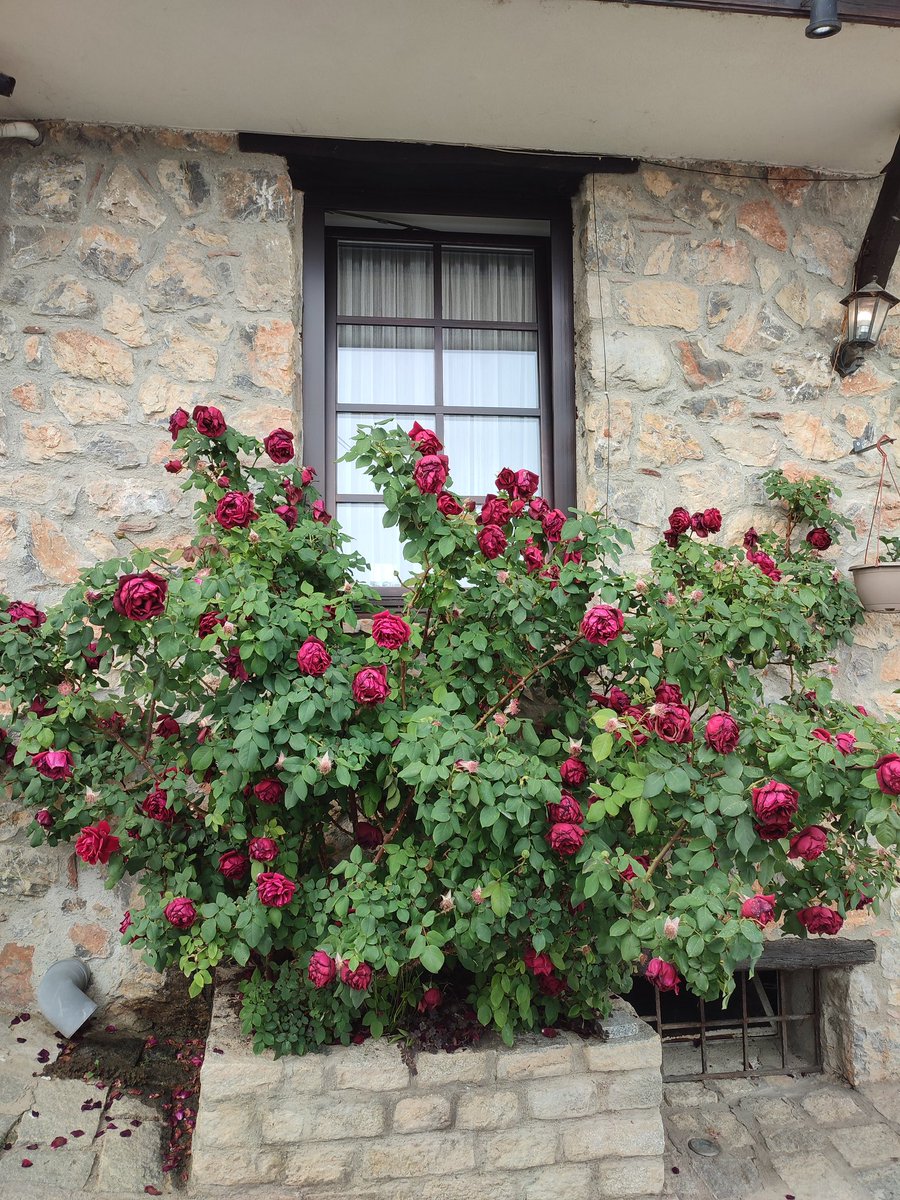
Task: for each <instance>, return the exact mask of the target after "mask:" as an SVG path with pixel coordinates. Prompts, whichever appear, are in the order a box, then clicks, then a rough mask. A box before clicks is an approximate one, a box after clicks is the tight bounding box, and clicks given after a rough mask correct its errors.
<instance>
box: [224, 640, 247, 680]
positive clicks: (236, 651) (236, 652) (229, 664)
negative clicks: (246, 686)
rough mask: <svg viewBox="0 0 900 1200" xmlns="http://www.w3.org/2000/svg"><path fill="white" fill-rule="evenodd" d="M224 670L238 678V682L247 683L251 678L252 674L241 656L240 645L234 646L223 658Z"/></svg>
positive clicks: (233, 677) (232, 676)
mask: <svg viewBox="0 0 900 1200" xmlns="http://www.w3.org/2000/svg"><path fill="white" fill-rule="evenodd" d="M222 670H223V671H224V672H225V674H226V675H229V676H230V677H231V678H232V679H236V680H237V681H238V683H246V682H247V680H248V679H249V678H250V674H249V672H248V670H247V668H246V667H245V666H244V660H243V659H242V658H241V650H240V647H239V646H232V647H231V649H230V650H229V651H228V653H227V654H226V655H225V657H224V658H223V659H222Z"/></svg>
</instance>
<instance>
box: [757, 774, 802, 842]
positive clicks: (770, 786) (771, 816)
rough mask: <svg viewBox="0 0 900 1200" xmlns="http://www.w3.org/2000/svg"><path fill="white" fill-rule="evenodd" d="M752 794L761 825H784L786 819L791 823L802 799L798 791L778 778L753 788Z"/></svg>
mask: <svg viewBox="0 0 900 1200" xmlns="http://www.w3.org/2000/svg"><path fill="white" fill-rule="evenodd" d="M750 794H751V796H752V797H753V812H754V814H755V816H756V819H757V820H758V821H759V823H760V824H761V825H782V824H783V823H784V822H785V821H787V822H788V824H790V818H791V817H792V816H793V815H794V813H795V812H796V811H797V803H798V801H799V799H800V795H799V793H798V792H795V791H794V789H793V788H792V787H788V785H787V784H786V783H779V781H778V780H777V779H770V780H769V782H768V783H766V784H763V786H762V787H755V788H751V789H750ZM779 836H783V835H779Z"/></svg>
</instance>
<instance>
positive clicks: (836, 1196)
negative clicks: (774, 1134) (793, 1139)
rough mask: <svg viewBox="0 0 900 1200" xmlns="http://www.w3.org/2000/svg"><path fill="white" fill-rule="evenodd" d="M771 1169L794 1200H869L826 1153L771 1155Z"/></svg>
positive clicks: (867, 1194)
mask: <svg viewBox="0 0 900 1200" xmlns="http://www.w3.org/2000/svg"><path fill="white" fill-rule="evenodd" d="M772 1166H773V1167H774V1169H775V1171H776V1172H777V1173H778V1175H779V1176H780V1178H781V1179H782V1180H783V1182H784V1187H785V1191H786V1192H790V1193H791V1194H792V1195H793V1196H796V1198H797V1200H867V1198H868V1200H871V1193H869V1192H867V1191H866V1190H865V1188H864V1187H862V1186H860V1185H859V1184H858V1183H857V1182H856V1181H854V1179H853V1176H852V1173H850V1172H848V1171H846V1169H845V1168H843V1167H842V1166H840V1165H839V1160H837V1159H835V1158H833V1157H832V1156H830V1155H828V1154H815V1153H814V1154H784V1155H778V1154H773V1155H772Z"/></svg>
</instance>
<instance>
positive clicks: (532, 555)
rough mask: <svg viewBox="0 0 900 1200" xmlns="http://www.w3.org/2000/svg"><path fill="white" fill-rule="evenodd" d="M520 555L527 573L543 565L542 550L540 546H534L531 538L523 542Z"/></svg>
mask: <svg viewBox="0 0 900 1200" xmlns="http://www.w3.org/2000/svg"><path fill="white" fill-rule="evenodd" d="M522 557H523V558H524V560H525V567H526V569H527V571H528V574H529V575H532V574H534V572H535V571H539V570H540V569H541V567H542V566H543V565H544V552H543V551H542V550H541V548H540V546H536V545H535V544H534V542H533V540H532V539H531V538H529V539H528V541H527V542H526V543H525V546H524V548H523V550H522Z"/></svg>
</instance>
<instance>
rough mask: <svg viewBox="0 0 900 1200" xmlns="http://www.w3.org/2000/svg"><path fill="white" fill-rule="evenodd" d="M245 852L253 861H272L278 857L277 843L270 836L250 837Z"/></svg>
mask: <svg viewBox="0 0 900 1200" xmlns="http://www.w3.org/2000/svg"><path fill="white" fill-rule="evenodd" d="M247 853H248V854H249V855H250V857H251V858H252V859H253V861H254V862H272V861H274V859H276V858H277V857H278V843H277V842H276V841H274V840H273V839H272V838H267V837H257V838H251V839H250V844H249V845H248V846H247Z"/></svg>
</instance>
